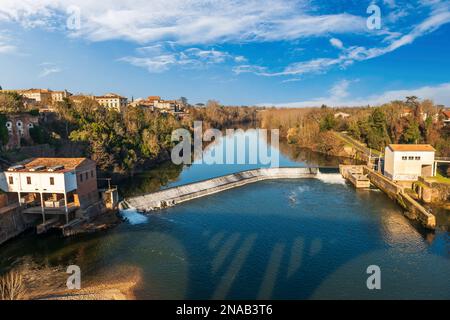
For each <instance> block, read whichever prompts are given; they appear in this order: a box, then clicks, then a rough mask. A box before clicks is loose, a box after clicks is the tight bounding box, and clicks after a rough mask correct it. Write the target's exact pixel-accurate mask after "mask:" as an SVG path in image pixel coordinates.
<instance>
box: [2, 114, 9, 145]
mask: <svg viewBox="0 0 450 320" xmlns="http://www.w3.org/2000/svg"><path fill="white" fill-rule="evenodd" d="M7 120H8V119H7V118H6V116H5V115H4V114H0V143H1V145H2V146H4V145H6V144H7V143H8V140H9V134H8V129H7V128H6V121H7Z"/></svg>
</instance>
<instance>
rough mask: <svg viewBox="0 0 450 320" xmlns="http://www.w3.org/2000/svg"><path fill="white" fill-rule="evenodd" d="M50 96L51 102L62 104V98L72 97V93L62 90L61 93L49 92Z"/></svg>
mask: <svg viewBox="0 0 450 320" xmlns="http://www.w3.org/2000/svg"><path fill="white" fill-rule="evenodd" d="M50 95H51V97H52V102H53V103H54V102H62V101H63V100H64V98H68V97H70V96H71V95H72V93H70V92H69V91H67V90H63V91H50Z"/></svg>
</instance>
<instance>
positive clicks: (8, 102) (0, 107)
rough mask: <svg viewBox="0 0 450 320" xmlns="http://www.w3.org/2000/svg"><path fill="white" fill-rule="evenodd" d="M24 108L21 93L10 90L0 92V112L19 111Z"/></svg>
mask: <svg viewBox="0 0 450 320" xmlns="http://www.w3.org/2000/svg"><path fill="white" fill-rule="evenodd" d="M24 110H25V106H24V104H23V99H22V95H20V94H19V93H17V92H15V91H12V92H1V93H0V112H2V113H6V114H8V113H20V112H23V111H24Z"/></svg>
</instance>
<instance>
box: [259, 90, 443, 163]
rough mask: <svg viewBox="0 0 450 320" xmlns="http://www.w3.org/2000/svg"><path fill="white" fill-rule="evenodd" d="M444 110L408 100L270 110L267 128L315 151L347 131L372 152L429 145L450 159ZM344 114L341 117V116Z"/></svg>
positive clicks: (265, 119) (426, 102)
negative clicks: (336, 133) (400, 145)
mask: <svg viewBox="0 0 450 320" xmlns="http://www.w3.org/2000/svg"><path fill="white" fill-rule="evenodd" d="M442 109H443V106H439V105H435V104H434V103H433V102H432V101H430V100H423V101H419V99H418V98H417V97H407V98H406V100H405V101H392V102H390V103H386V104H384V105H382V106H379V107H355V108H328V107H326V106H322V108H296V109H288V108H282V109H274V108H272V109H266V110H265V111H263V112H261V113H260V117H259V119H260V121H261V126H262V127H263V128H277V129H280V131H281V135H282V137H285V138H286V139H287V140H288V141H289V142H290V143H295V144H299V145H301V146H305V147H313V149H316V150H317V149H318V150H324V151H326V150H327V149H328V148H332V147H333V146H332V144H333V141H332V139H331V135H330V134H329V132H330V131H332V130H335V131H347V132H348V133H349V134H350V135H351V136H353V137H354V138H356V139H358V140H360V141H362V142H364V143H366V144H367V145H368V146H369V147H370V148H373V149H376V150H383V149H384V147H385V146H386V145H387V144H389V143H407V144H410V143H429V144H431V145H433V146H434V147H435V148H436V150H437V153H438V155H441V156H450V128H448V127H445V125H444V123H443V121H442V115H441V113H440V111H441V110H442ZM339 113H340V114H339Z"/></svg>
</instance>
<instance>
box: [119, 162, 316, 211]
mask: <svg viewBox="0 0 450 320" xmlns="http://www.w3.org/2000/svg"><path fill="white" fill-rule="evenodd" d="M318 173H319V170H318V169H317V168H266V169H256V170H249V171H243V172H238V173H235V174H230V175H227V176H222V177H218V178H213V179H209V180H205V181H200V182H196V183H191V184H187V185H183V186H179V187H174V188H170V189H167V190H162V191H159V192H155V193H151V194H147V195H144V196H138V197H132V198H128V199H125V201H123V202H122V204H121V206H122V208H124V207H125V208H126V207H132V208H136V209H137V210H139V211H150V210H157V209H161V208H164V207H170V206H173V205H175V204H177V203H180V202H184V201H188V200H192V199H195V198H199V197H203V196H206V195H210V194H214V193H217V192H220V191H224V190H227V189H231V188H236V187H239V186H243V185H246V184H249V183H254V182H257V181H262V180H270V179H298V178H314V177H316V176H317V174H318Z"/></svg>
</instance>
